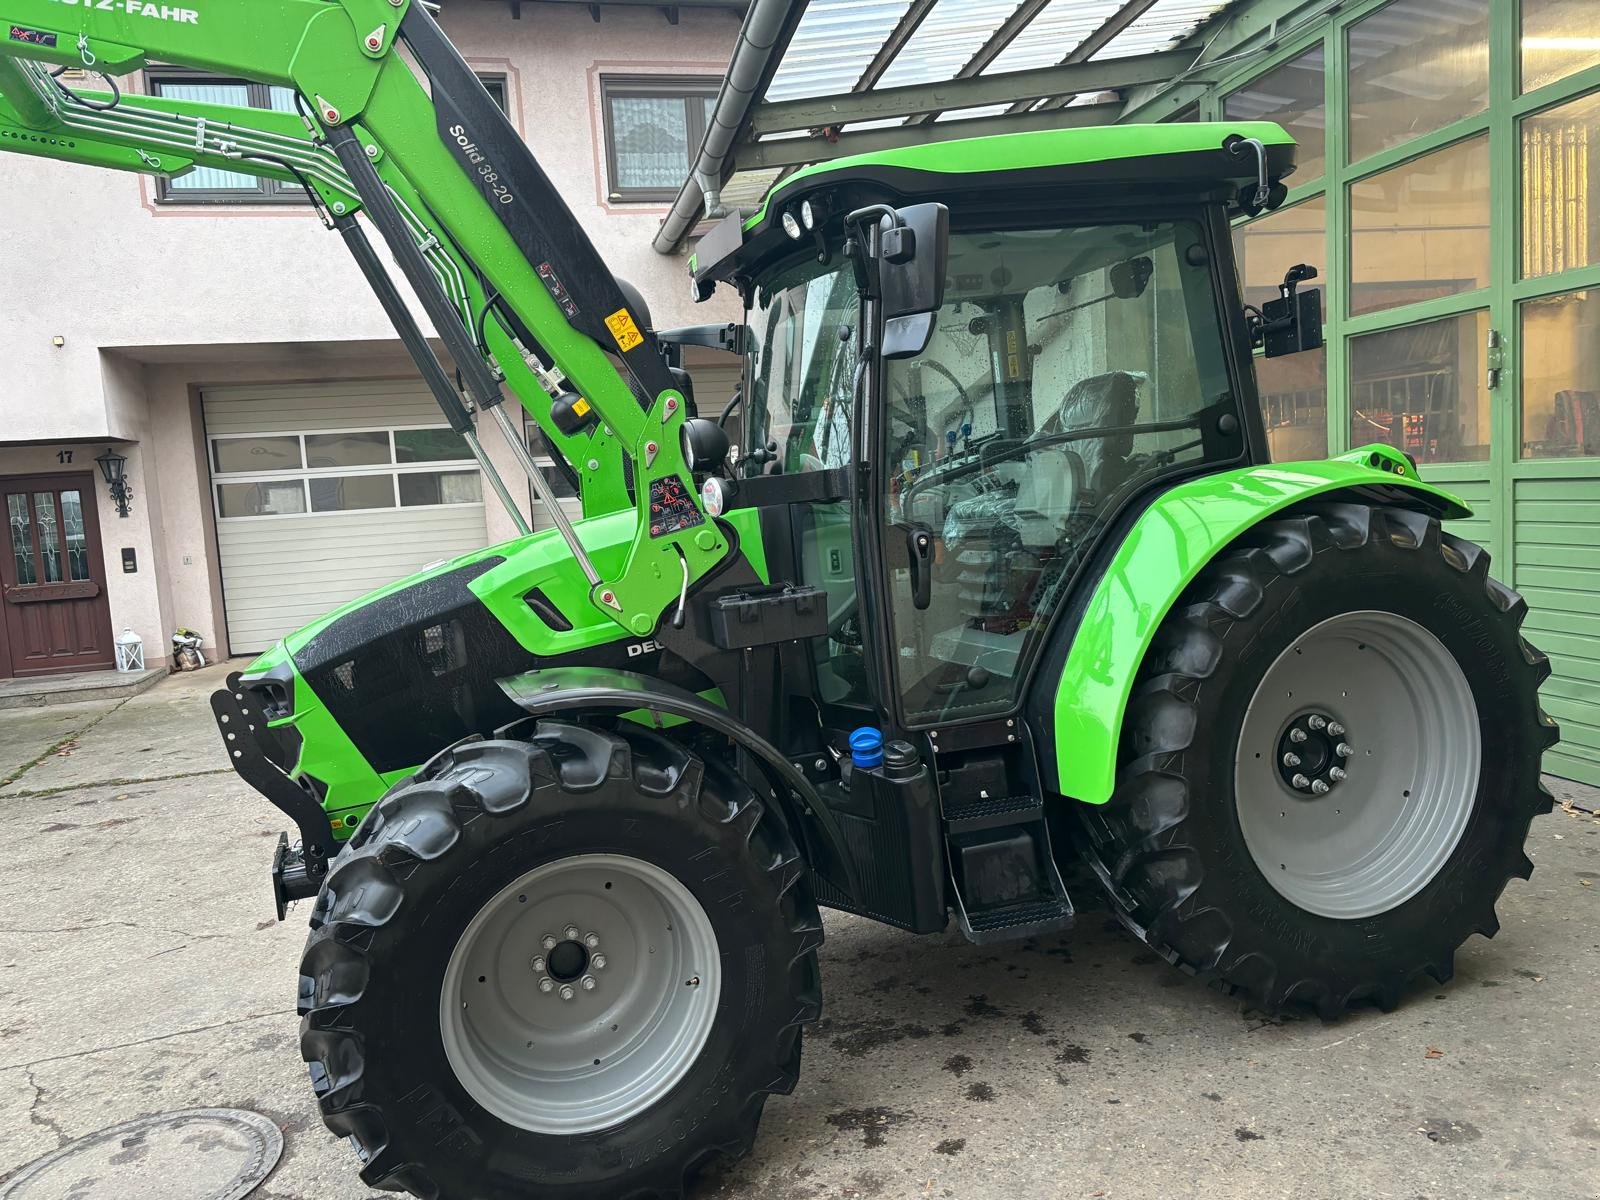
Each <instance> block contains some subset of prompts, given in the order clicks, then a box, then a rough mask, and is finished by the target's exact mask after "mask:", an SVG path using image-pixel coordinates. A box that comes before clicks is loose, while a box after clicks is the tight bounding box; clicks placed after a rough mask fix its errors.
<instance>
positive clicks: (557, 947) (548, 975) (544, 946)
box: [528, 925, 606, 1000]
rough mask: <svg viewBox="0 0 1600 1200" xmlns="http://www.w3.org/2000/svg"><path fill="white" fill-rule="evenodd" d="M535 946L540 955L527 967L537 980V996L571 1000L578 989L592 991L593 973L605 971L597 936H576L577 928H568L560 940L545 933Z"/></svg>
mask: <svg viewBox="0 0 1600 1200" xmlns="http://www.w3.org/2000/svg"><path fill="white" fill-rule="evenodd" d="M539 945H540V950H541V953H539V954H535V955H534V956H533V961H532V962H531V963H529V964H528V965H529V967H531V968H532V970H533V972H534V974H535V975H536V976H537V977H538V980H539V982H538V985H537V986H538V988H539V991H540V992H541V993H543V994H544V995H547V996H548V995H552V994H554V995H558V996H560V997H561V999H563V1000H571V999H572V998H573V997H574V996H576V995H577V994H578V989H580V988H581V989H582V990H583V991H586V992H592V991H594V990H595V988H597V987H599V986H600V981H599V978H598V977H597V975H596V974H595V972H598V971H604V970H605V969H606V956H605V955H604V954H603V953H601V951H600V935H599V934H598V933H595V932H594V931H593V930H591V931H590V932H588V933H586V934H584V935H583V936H582V937H579V936H578V927H577V926H576V925H568V926H567V927H566V929H564V930H563V931H562V936H561V937H560V938H557V937H556V935H555V934H553V933H547V934H545V935H544V937H542V938H540V939H539Z"/></svg>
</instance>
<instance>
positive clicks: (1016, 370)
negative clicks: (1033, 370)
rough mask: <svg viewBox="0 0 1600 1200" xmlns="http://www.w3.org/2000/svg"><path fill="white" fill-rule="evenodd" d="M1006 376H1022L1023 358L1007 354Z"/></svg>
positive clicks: (1015, 377) (1016, 377)
mask: <svg viewBox="0 0 1600 1200" xmlns="http://www.w3.org/2000/svg"><path fill="white" fill-rule="evenodd" d="M1006 378H1007V379H1020V378H1022V360H1021V359H1019V358H1018V357H1017V356H1016V355H1015V354H1008V355H1006Z"/></svg>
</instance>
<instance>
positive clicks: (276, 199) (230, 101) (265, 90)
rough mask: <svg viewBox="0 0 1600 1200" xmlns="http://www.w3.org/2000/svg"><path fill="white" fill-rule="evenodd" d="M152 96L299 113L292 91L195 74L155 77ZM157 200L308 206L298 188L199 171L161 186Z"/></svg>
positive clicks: (210, 169) (236, 174)
mask: <svg viewBox="0 0 1600 1200" xmlns="http://www.w3.org/2000/svg"><path fill="white" fill-rule="evenodd" d="M148 82H149V91H150V94H151V95H153V96H163V97H165V98H166V99H168V100H192V101H199V102H200V103H203V104H225V105H232V106H233V107H235V108H259V109H265V110H266V111H268V112H284V113H292V112H294V111H295V104H294V91H293V89H291V88H286V87H276V86H272V85H269V84H265V83H247V82H245V81H244V80H242V79H226V78H222V77H219V76H211V75H201V74H197V73H195V72H192V71H172V72H166V71H163V72H161V73H159V74H158V73H155V72H152V73H151V74H150V76H149V78H148ZM157 199H158V200H160V201H161V202H162V203H165V204H304V203H305V202H306V199H305V191H304V189H302V188H301V187H300V185H299V184H297V183H282V182H279V181H278V180H276V179H261V178H259V177H257V176H255V175H245V174H241V173H240V172H237V171H221V170H218V169H217V168H215V167H196V168H194V170H192V171H190V172H188V173H187V174H185V175H180V176H179V177H178V178H176V179H161V180H159V181H158V182H157Z"/></svg>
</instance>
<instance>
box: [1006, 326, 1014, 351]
mask: <svg viewBox="0 0 1600 1200" xmlns="http://www.w3.org/2000/svg"><path fill="white" fill-rule="evenodd" d="M1016 352H1017V331H1016V330H1015V329H1008V330H1006V353H1007V354H1015V353H1016Z"/></svg>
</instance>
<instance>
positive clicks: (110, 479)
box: [94, 448, 133, 517]
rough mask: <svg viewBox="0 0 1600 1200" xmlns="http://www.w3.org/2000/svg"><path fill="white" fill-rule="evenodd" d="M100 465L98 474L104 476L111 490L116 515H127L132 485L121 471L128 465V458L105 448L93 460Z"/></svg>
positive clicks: (131, 495) (131, 496)
mask: <svg viewBox="0 0 1600 1200" xmlns="http://www.w3.org/2000/svg"><path fill="white" fill-rule="evenodd" d="M94 461H95V462H96V463H98V464H99V466H100V474H102V475H104V476H105V477H106V484H107V486H108V487H109V488H110V491H111V499H112V500H114V501H116V505H117V516H119V517H125V516H127V515H128V501H129V500H131V499H132V498H133V485H131V484H130V483H129V482H128V480H127V477H126V476H125V475H124V474H123V473H122V472H123V468H124V467H126V466H127V465H128V460H127V458H126V457H124V456H123V455H121V454H118V453H117V452H116V451H114V450H111V449H109V448H108V449H107V450H106V452H105V453H104V454H102V455H100V457H98V458H96V459H95V460H94Z"/></svg>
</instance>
